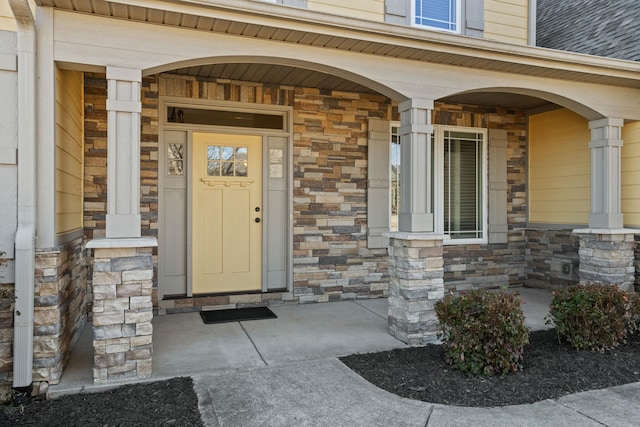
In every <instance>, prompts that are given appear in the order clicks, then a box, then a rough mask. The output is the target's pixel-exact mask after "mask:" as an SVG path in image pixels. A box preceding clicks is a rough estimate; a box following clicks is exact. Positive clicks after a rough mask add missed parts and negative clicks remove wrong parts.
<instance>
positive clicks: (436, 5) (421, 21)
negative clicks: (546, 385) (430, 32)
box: [413, 0, 460, 32]
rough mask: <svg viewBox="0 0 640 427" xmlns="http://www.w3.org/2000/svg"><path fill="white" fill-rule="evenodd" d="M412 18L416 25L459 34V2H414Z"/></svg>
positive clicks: (433, 0)
mask: <svg viewBox="0 0 640 427" xmlns="http://www.w3.org/2000/svg"><path fill="white" fill-rule="evenodd" d="M413 16H414V21H413V22H414V23H415V24H416V25H420V26H425V27H430V28H434V29H439V30H445V31H452V32H459V31H460V29H459V25H458V24H459V21H460V0H415V1H414V14H413Z"/></svg>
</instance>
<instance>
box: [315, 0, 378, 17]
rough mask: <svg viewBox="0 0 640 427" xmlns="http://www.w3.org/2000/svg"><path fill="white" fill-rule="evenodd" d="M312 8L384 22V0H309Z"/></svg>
mask: <svg viewBox="0 0 640 427" xmlns="http://www.w3.org/2000/svg"><path fill="white" fill-rule="evenodd" d="M307 7H308V8H309V9H310V10H317V11H319V12H326V13H332V14H334V15H341V16H347V17H350V18H359V19H368V20H370V21H379V22H384V0H347V1H345V0H309V1H308V2H307Z"/></svg>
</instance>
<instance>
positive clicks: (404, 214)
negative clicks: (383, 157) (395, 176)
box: [398, 98, 434, 233]
mask: <svg viewBox="0 0 640 427" xmlns="http://www.w3.org/2000/svg"><path fill="white" fill-rule="evenodd" d="M398 108H399V111H400V121H401V126H400V130H399V132H400V141H401V149H400V150H401V151H400V170H401V172H400V177H401V180H402V183H401V191H402V197H401V198H400V214H399V215H398V229H399V230H400V231H406V232H414V233H416V232H417V233H424V232H433V231H434V219H433V202H432V200H433V170H432V164H433V160H432V157H433V148H432V145H433V125H432V124H431V112H432V111H433V100H430V99H415V98H414V99H409V100H407V101H404V102H402V103H401V104H400V105H399V107H398Z"/></svg>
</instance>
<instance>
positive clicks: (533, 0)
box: [527, 0, 538, 46]
mask: <svg viewBox="0 0 640 427" xmlns="http://www.w3.org/2000/svg"><path fill="white" fill-rule="evenodd" d="M528 21H529V22H528V26H529V28H528V31H527V38H528V40H527V41H528V42H529V46H537V44H538V43H537V42H536V36H537V29H536V28H537V26H538V0H529V19H528Z"/></svg>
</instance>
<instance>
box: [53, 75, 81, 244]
mask: <svg viewBox="0 0 640 427" xmlns="http://www.w3.org/2000/svg"><path fill="white" fill-rule="evenodd" d="M82 88H83V78H82V73H81V72H78V71H68V70H56V232H57V233H58V234H63V233H67V232H69V231H74V230H78V229H80V228H82V197H83V186H82V179H83V175H82V173H83V164H84V159H83V134H84V130H83V129H84V128H83V119H82V118H83V105H84V99H83V89H82Z"/></svg>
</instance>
